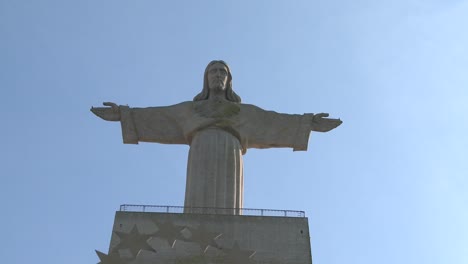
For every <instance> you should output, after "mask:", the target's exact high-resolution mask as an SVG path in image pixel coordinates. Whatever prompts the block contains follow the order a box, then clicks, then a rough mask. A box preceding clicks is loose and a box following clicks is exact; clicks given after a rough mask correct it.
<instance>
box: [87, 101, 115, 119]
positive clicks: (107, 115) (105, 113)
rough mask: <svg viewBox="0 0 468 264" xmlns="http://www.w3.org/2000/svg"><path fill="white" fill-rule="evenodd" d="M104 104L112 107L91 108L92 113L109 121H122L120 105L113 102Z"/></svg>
mask: <svg viewBox="0 0 468 264" xmlns="http://www.w3.org/2000/svg"><path fill="white" fill-rule="evenodd" d="M102 104H103V105H105V106H110V107H91V112H93V113H94V114H95V115H97V116H99V117H100V118H102V119H104V120H107V121H120V108H119V106H118V105H116V104H115V103H111V102H104V103H102Z"/></svg>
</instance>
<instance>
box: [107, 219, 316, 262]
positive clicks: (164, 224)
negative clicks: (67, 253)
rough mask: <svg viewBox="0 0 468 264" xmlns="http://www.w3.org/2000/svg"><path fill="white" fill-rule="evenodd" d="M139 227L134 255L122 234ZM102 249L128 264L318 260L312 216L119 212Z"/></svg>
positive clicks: (113, 257) (118, 260)
mask: <svg viewBox="0 0 468 264" xmlns="http://www.w3.org/2000/svg"><path fill="white" fill-rule="evenodd" d="M135 230H138V233H139V235H140V236H141V238H139V237H134V236H133V235H129V237H130V236H131V237H132V239H134V240H135V244H139V245H140V246H141V248H140V250H139V251H138V253H137V254H135V255H133V254H130V253H129V251H133V249H131V250H130V249H128V250H126V248H125V247H126V246H128V244H125V245H122V243H127V242H129V241H125V242H124V240H122V239H121V235H120V234H122V233H124V234H134V233H135ZM168 234H170V235H168ZM148 237H149V239H147V238H148ZM168 238H169V239H168ZM145 239H147V242H146V243H145V244H141V243H140V242H138V241H144V240H145ZM171 241H173V242H171ZM170 244H172V245H170ZM148 246H150V247H151V249H148ZM129 247H130V246H129ZM100 254H101V255H100V258H101V259H104V260H105V261H107V259H108V258H110V257H108V256H112V259H113V260H115V261H117V262H116V263H127V264H135V263H139V264H150V263H151V264H152V263H167V264H172V263H174V264H176V263H177V264H184V263H187V264H188V263H190V264H196V263H200V264H201V263H226V264H227V263H232V264H247V263H264V264H282V263H284V264H286V263H288V264H311V263H312V258H311V252H310V243H309V228H308V224H307V218H294V217H266V216H232V215H206V214H166V213H140V212H138V213H137V212H117V213H116V216H115V221H114V228H113V235H112V238H111V244H110V248H109V254H108V255H105V254H103V253H100ZM101 261H103V260H101ZM102 263H106V262H102Z"/></svg>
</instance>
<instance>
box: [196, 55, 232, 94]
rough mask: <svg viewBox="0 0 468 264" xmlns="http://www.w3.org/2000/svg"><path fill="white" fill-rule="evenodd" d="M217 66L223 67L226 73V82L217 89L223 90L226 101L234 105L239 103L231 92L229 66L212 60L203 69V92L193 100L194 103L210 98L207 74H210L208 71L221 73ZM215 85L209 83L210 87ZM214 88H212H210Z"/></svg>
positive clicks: (220, 61)
mask: <svg viewBox="0 0 468 264" xmlns="http://www.w3.org/2000/svg"><path fill="white" fill-rule="evenodd" d="M219 65H223V66H224V68H225V70H226V71H227V80H226V83H225V85H224V87H219V88H223V90H224V94H225V96H226V100H228V101H231V102H235V103H240V102H241V98H240V97H239V96H238V95H237V94H236V93H235V92H234V91H233V90H232V75H231V70H230V69H229V66H228V65H227V64H226V62H224V61H222V60H214V61H211V62H210V63H208V66H206V69H205V74H204V75H203V90H202V91H201V92H200V93H199V94H197V96H195V98H193V100H194V101H202V100H207V99H208V98H209V97H210V80H209V78H208V74H209V73H210V70H213V71H214V70H216V71H220V70H221V71H222V70H223V69H220V67H219ZM214 85H216V84H214V83H213V81H211V86H214ZM211 88H214V87H211Z"/></svg>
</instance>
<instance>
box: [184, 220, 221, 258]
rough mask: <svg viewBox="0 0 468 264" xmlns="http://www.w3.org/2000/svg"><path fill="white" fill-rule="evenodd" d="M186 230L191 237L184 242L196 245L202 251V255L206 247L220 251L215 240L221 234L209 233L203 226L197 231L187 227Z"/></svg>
mask: <svg viewBox="0 0 468 264" xmlns="http://www.w3.org/2000/svg"><path fill="white" fill-rule="evenodd" d="M188 230H189V231H190V233H191V234H192V236H191V237H190V238H189V239H184V241H187V242H195V243H198V244H199V245H200V247H201V249H202V250H203V253H205V252H206V250H207V249H208V246H210V247H214V248H217V249H220V247H219V246H218V243H216V239H217V238H219V237H220V236H222V235H223V234H222V233H219V232H211V231H209V230H207V229H206V228H205V226H204V225H202V226H200V227H199V228H197V229H195V228H190V227H189V228H188Z"/></svg>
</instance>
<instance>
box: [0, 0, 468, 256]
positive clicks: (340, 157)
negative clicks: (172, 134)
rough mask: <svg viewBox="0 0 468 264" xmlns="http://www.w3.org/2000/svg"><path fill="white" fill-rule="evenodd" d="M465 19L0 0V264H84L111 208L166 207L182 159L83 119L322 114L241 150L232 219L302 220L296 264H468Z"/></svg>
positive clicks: (316, 7) (433, 8)
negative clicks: (143, 112) (275, 213)
mask: <svg viewBox="0 0 468 264" xmlns="http://www.w3.org/2000/svg"><path fill="white" fill-rule="evenodd" d="M467 14H468V1H457V0H450V1H446V0H445V1H442V0H388V1H371V0H368V1H364V0H358V1H345V0H327V1H325V0H323V1H321V0H320V1H317V0H316V1H299V0H293V1H267V0H263V1H239V0H236V1H189V0H187V1H150V0H140V1H122V0H99V1H96V0H80V1H64V0H55V1H52V0H41V1H35V0H29V1H26V0H10V1H7V0H0V98H1V99H2V104H1V105H0V110H1V113H2V122H1V123H2V124H1V129H0V138H1V139H2V147H1V150H2V151H1V152H0V155H1V156H0V162H1V166H0V175H1V184H0V199H1V202H2V206H1V207H2V208H1V210H2V213H1V217H0V226H1V227H3V230H2V239H1V240H0V256H1V262H2V263H44V264H61V263H68V264H75V263H76V264H81V263H97V262H98V258H97V257H96V256H95V253H94V249H98V250H101V251H107V249H108V245H109V240H110V235H111V228H112V223H113V217H114V212H115V211H116V210H117V209H118V206H119V205H120V204H123V203H135V204H162V205H166V204H169V205H182V204H183V198H184V197H183V196H184V188H185V166H186V159H187V151H188V146H179V145H161V144H140V145H137V146H134V145H124V144H122V139H121V133H120V127H119V124H118V123H111V122H104V121H102V120H100V119H98V118H97V117H95V116H94V115H92V114H91V112H89V108H90V107H91V106H99V105H100V104H101V103H102V102H103V101H113V102H116V103H119V104H128V105H130V106H140V107H144V106H161V105H170V104H174V103H178V102H182V101H187V100H191V99H192V98H193V96H194V95H195V94H197V93H198V92H199V91H200V90H201V87H202V76H203V70H204V68H205V66H206V64H207V63H208V62H209V61H211V60H213V59H223V60H225V61H227V62H228V63H229V65H230V67H231V69H232V73H233V78H234V81H233V85H234V89H235V91H236V92H237V93H238V94H239V95H240V96H241V97H242V99H243V102H245V103H249V104H256V105H258V106H260V107H262V108H264V109H268V110H275V111H277V112H283V113H306V112H312V113H317V112H329V113H330V114H331V116H332V117H336V118H338V117H339V118H341V119H342V120H343V121H344V123H343V125H342V126H341V127H339V128H338V129H336V130H334V131H331V132H329V133H326V134H320V133H313V134H312V135H311V138H310V141H309V151H307V152H293V151H291V150H290V149H269V150H249V151H248V153H247V154H246V156H245V157H244V162H245V207H250V208H272V209H297V210H305V211H306V214H307V216H308V217H309V224H310V235H311V243H312V255H313V260H314V264H334V263H337V264H338V263H339V264H341V263H352V264H354V263H356V264H375V263H379V264H387V263H388V264H390V263H391V264H394V263H399V264H406V263H408V264H413V263H425V264H448V263H450V264H466V263H468V225H467V223H468V192H467V189H468V177H467V176H468V137H467V135H468V122H467V121H468V118H467V114H468V103H467V102H468V34H467V28H468V16H467Z"/></svg>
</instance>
